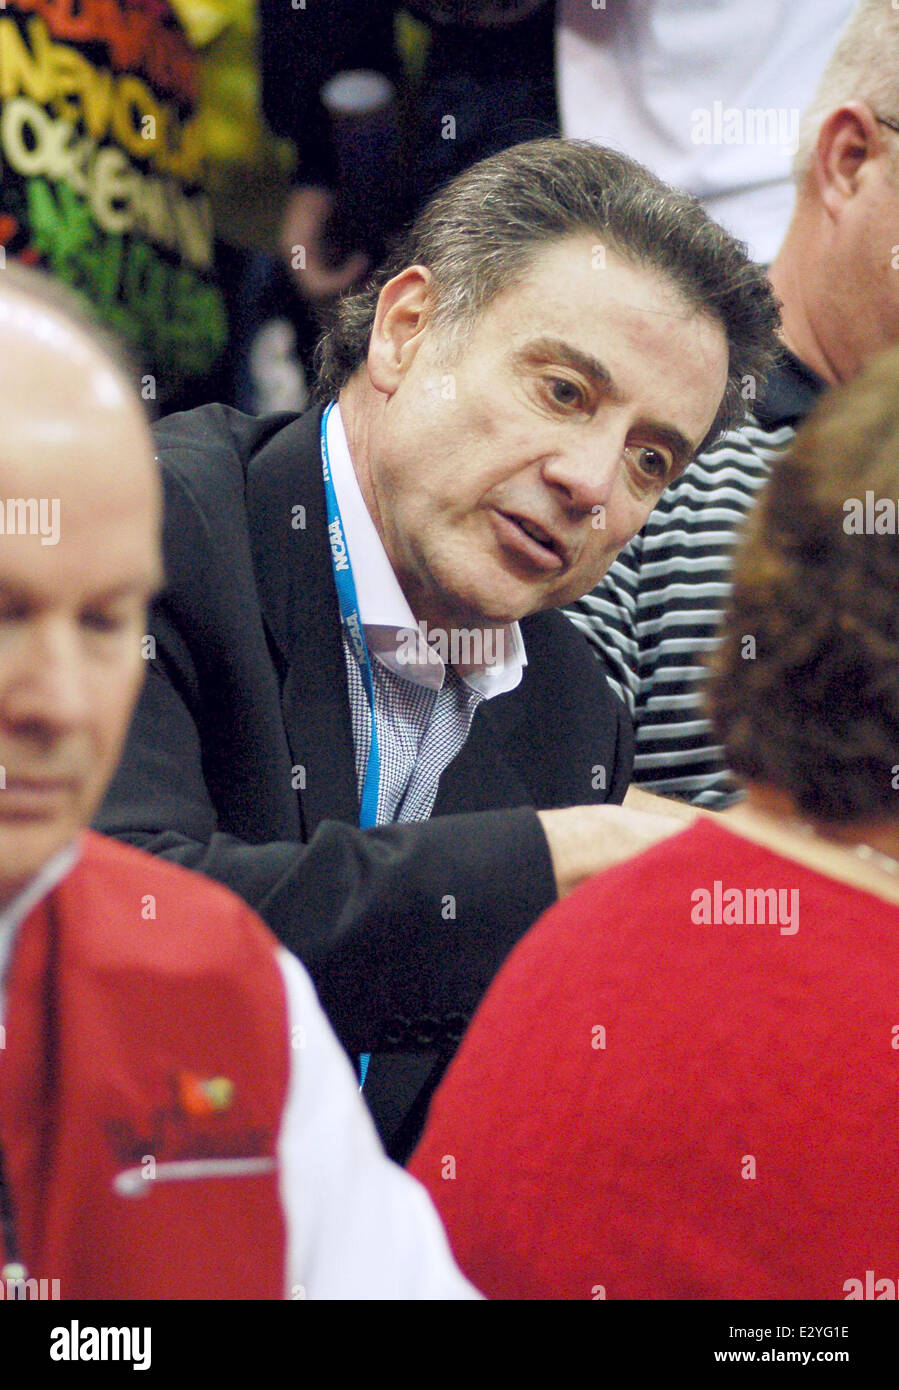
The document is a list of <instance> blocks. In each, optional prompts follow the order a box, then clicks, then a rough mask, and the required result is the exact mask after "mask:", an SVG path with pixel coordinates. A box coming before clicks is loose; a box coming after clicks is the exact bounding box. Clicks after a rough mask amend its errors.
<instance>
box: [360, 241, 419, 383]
mask: <svg viewBox="0 0 899 1390" xmlns="http://www.w3.org/2000/svg"><path fill="white" fill-rule="evenodd" d="M432 310H433V277H432V275H431V272H430V271H429V270H428V269H427V267H426V266H423V265H411V266H407V267H406V269H405V270H402V271H400V273H399V275H394V277H393V279H392V280H388V281H387V284H386V285H385V286H384V288H383V289H382V291H381V293H380V295H379V296H378V307H377V310H376V312H375V321H374V325H373V327H372V330H371V338H370V339H369V344H368V375H369V379H370V381H371V383H372V385H373V386H374V388H375V390H377V391H383V392H384V393H385V394H386V395H388V396H390V395H392V394H393V392H394V391H395V390H396V389H397V387H398V386H399V384H400V382H401V381H402V379H403V377H404V376H405V375H406V372H407V371H408V370H409V367H410V366H411V364H412V361H413V359H414V357H415V354H416V353H417V352H418V349H419V347H420V346H421V343H422V338H423V335H424V332H425V328H426V327H427V323H428V320H429V318H430V316H431V312H432Z"/></svg>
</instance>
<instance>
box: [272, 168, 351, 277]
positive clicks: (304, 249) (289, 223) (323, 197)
mask: <svg viewBox="0 0 899 1390" xmlns="http://www.w3.org/2000/svg"><path fill="white" fill-rule="evenodd" d="M333 206H334V197H333V194H331V193H329V191H328V189H327V188H318V187H316V186H315V185H313V184H306V185H304V186H303V187H301V188H295V189H293V191H292V192H291V194H290V196H289V198H288V199H287V202H286V204H285V207H284V215H283V217H282V219H281V230H280V233H279V236H278V241H279V244H280V247H281V254H282V255H283V256H284V259H285V261H286V264H287V267H288V269H289V270H290V272H291V274H292V276H293V279H294V282H295V284H296V286H297V289H298V290H299V292H300V294H301V295H302V296H303V298H304V299H307V300H309V301H310V303H312V304H320V303H322V302H323V301H324V300H327V299H332V298H333V297H334V296H335V295H338V294H342V293H343V291H344V290H348V289H349V288H350V286H351V285H354V284H355V283H356V281H357V280H359V279H361V277H362V276H363V275H364V274H365V272H366V270H367V269H368V257H367V256H366V255H365V254H364V252H362V251H354V252H353V254H352V255H351V256H348V257H347V259H346V260H345V261H344V262H343V264H342V265H338V266H329V265H327V264H326V261H325V249H324V230H325V225H326V223H327V220H328V216H329V214H330V212H331V209H332V207H333ZM301 253H302V254H301Z"/></svg>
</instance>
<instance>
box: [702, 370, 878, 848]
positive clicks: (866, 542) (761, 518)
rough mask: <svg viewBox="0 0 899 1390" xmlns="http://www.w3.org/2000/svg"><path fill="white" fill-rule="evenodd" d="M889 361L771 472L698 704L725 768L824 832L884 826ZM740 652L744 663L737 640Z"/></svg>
mask: <svg viewBox="0 0 899 1390" xmlns="http://www.w3.org/2000/svg"><path fill="white" fill-rule="evenodd" d="M866 493H873V495H874V497H875V498H877V499H888V500H889V499H892V505H894V506H896V507H899V349H895V348H894V349H891V350H890V351H889V352H888V353H886V354H884V355H883V356H882V357H880V358H878V359H877V360H876V361H875V362H874V363H873V364H872V365H870V366H869V367H868V368H867V369H866V370H865V371H864V372H863V373H862V374H861V375H860V376H859V377H858V378H857V379H856V380H855V381H853V382H852V383H851V384H849V385H847V386H843V387H840V388H837V389H835V390H833V391H832V392H829V393H828V394H827V396H826V397H825V398H824V399H823V400H822V401H821V402H820V403H819V405H818V406H817V408H816V409H815V411H814V413H813V414H812V415H811V416H810V417H809V419H808V420H807V421H806V423H805V425H804V426H803V427H802V429H801V430H800V432H799V433H798V435H797V436H796V439H795V440H794V442H793V447H792V449H791V450H790V451H789V452H788V453H787V454H785V455H784V456H782V457H781V458H780V459H779V460H778V461H777V462H776V464H775V465H774V469H773V472H772V475H771V479H770V481H769V483H768V485H767V487H766V488H765V490H764V493H763V494H762V498H761V500H760V502H759V504H758V506H757V507H756V509H755V511H754V512H753V515H752V516H751V518H750V521H749V525H748V527H747V531H746V535H745V539H744V542H743V544H742V546H741V548H740V551H739V554H738V557H737V561H736V564H735V570H734V587H733V595H732V598H731V602H730V605H729V609H728V612H727V615H726V618H725V623H724V637H723V641H722V644H721V646H720V648H719V649H718V651H717V652H716V653H715V655H714V656H713V657H712V658H711V660H710V663H709V664H710V668H711V672H712V675H711V680H710V682H709V687H708V700H709V707H710V712H711V716H712V720H713V723H714V725H715V727H716V729H717V732H718V735H719V737H720V738H721V740H722V742H723V743H724V745H725V748H726V752H727V758H728V761H729V764H730V766H731V767H732V768H733V769H734V771H735V772H737V773H739V774H740V775H741V776H742V777H744V778H746V779H748V780H752V781H755V782H760V783H764V784H767V785H768V786H771V787H776V788H778V789H780V790H782V791H785V792H787V793H788V794H789V795H790V796H791V797H792V799H793V800H794V802H795V803H796V805H797V807H798V808H799V809H800V811H801V812H803V813H804V814H805V815H808V816H811V817H814V818H815V819H817V820H819V821H822V822H828V823H835V822H840V821H851V820H857V819H864V818H867V817H872V816H879V815H884V814H896V813H897V812H899V790H897V789H896V786H895V785H894V784H896V783H897V781H899V778H897V770H899V769H897V765H899V541H897V537H896V534H895V513H893V516H894V522H893V526H894V530H893V533H892V534H874V533H871V528H869V530H868V531H863V532H862V533H861V534H858V533H857V526H856V525H855V524H851V523H850V518H853V517H857V514H858V512H859V509H860V507H861V506H863V504H864V499H865V494H866ZM750 637H751V638H753V639H754V650H753V647H752V645H750V644H749V643H748V642H747V640H746V639H747V638H750Z"/></svg>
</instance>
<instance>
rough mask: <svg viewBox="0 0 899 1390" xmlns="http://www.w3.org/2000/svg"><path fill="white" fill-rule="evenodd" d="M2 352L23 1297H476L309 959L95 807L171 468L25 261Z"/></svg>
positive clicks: (18, 1241)
mask: <svg viewBox="0 0 899 1390" xmlns="http://www.w3.org/2000/svg"><path fill="white" fill-rule="evenodd" d="M0 361H2V362H3V364H4V367H3V371H2V373H0V415H2V418H3V421H4V434H3V440H2V442H0V503H2V508H3V523H4V524H3V530H2V533H0V1282H2V1284H3V1289H2V1293H3V1295H4V1297H7V1298H9V1297H25V1298H28V1297H40V1296H43V1297H47V1296H48V1295H49V1296H52V1297H59V1298H64V1299H83V1298H129V1299H131V1298H135V1299H136V1298H141V1299H146V1298H215V1299H221V1298H242V1299H245V1298H257V1299H258V1298H273V1299H274V1298H285V1297H286V1298H303V1297H308V1298H403V1299H411V1298H467V1297H474V1296H476V1295H475V1291H474V1290H473V1289H472V1288H471V1286H470V1285H469V1284H467V1283H466V1281H465V1280H464V1279H463V1278H462V1276H461V1275H460V1274H459V1273H458V1271H457V1270H456V1268H455V1266H454V1265H453V1263H452V1260H451V1257H450V1255H449V1253H448V1250H447V1247H446V1244H445V1241H444V1237H443V1233H442V1229H441V1227H440V1224H439V1222H438V1220H437V1217H436V1214H435V1212H434V1210H433V1208H432V1206H431V1204H430V1200H429V1198H428V1197H427V1196H426V1194H425V1192H424V1190H423V1189H422V1188H421V1187H419V1185H418V1184H417V1183H416V1182H415V1181H414V1180H413V1179H412V1178H410V1177H409V1176H408V1175H406V1174H405V1173H403V1172H402V1171H401V1170H400V1169H399V1168H397V1167H396V1166H395V1165H394V1164H392V1163H390V1162H389V1161H388V1160H387V1159H386V1157H385V1156H384V1154H383V1152H382V1150H381V1148H380V1145H379V1143H378V1140H377V1138H376V1136H375V1133H374V1129H373V1127H372V1124H371V1121H370V1120H369V1118H368V1115H367V1112H366V1111H365V1108H364V1106H363V1104H362V1101H361V1100H360V1098H359V1096H358V1093H357V1090H356V1086H355V1082H354V1079H353V1074H352V1070H351V1068H350V1065H349V1063H348V1061H347V1059H346V1057H345V1055H344V1053H343V1051H342V1049H341V1048H340V1046H339V1044H338V1043H337V1041H336V1039H335V1038H334V1036H333V1034H332V1033H331V1031H330V1028H329V1026H328V1024H327V1022H326V1021H325V1018H324V1015H323V1014H322V1012H321V1009H320V1008H319V1005H318V1003H317V1000H316V998H315V995H314V991H313V989H312V987H311V984H310V981H309V979H308V977H307V975H306V974H305V972H304V970H303V967H302V966H301V965H300V964H299V963H298V962H297V961H296V960H295V959H294V958H293V957H291V956H290V955H288V954H287V953H286V952H285V951H283V950H282V949H281V948H280V947H279V946H278V944H277V942H276V941H275V939H274V937H272V936H271V935H270V934H269V932H268V931H267V929H266V928H265V927H264V926H263V925H262V923H261V922H260V921H259V920H258V918H256V917H255V915H254V914H253V912H252V911H251V910H250V909H249V908H248V907H246V906H245V904H244V903H242V902H241V901H239V900H238V899H237V898H236V897H234V896H232V895H231V893H230V892H228V891H227V890H226V889H223V888H221V887H219V886H218V885H215V884H212V883H210V882H208V881H207V880H205V879H202V878H200V877H199V876H197V875H194V874H192V873H190V872H188V871H187V870H185V869H182V868H180V867H178V866H176V865H172V864H168V863H166V862H164V861H162V860H159V859H154V858H151V857H150V856H149V855H146V854H144V853H143V852H141V851H139V850H135V849H132V848H130V847H126V846H124V845H121V844H119V843H117V842H115V841H112V840H108V839H106V838H105V837H104V836H101V835H98V834H95V833H94V832H92V831H89V830H86V829H85V827H86V826H87V825H88V823H89V821H90V819H91V816H92V815H93V813H94V811H95V809H96V807H97V805H98V803H99V801H100V798H101V797H102V795H103V793H104V791H105V788H106V785H107V783H108V781H109V778H110V776H111V775H112V772H113V769H114V767H115V765H116V762H117V760H118V757H119V753H120V750H121V747H122V742H123V740H124V737H125V732H126V729H127V725H128V721H129V718H130V715H131V711H132V708H133V706H134V702H135V699H136V697H137V693H138V690H139V688H140V684H141V680H142V677H143V672H144V661H143V660H142V656H143V655H144V653H142V640H143V634H144V631H145V618H146V608H147V603H148V601H149V599H150V597H151V596H152V594H153V593H154V592H155V591H156V590H157V588H158V587H159V585H160V584H161V582H162V572H161V564H160V550H159V532H160V511H161V508H160V492H159V485H158V480H157V476H156V471H155V466H154V462H153V455H152V447H151V443H150V437H149V434H148V431H147V427H146V424H145V422H144V419H143V416H142V413H141V409H140V405H139V403H138V402H137V400H136V399H135V397H134V396H133V394H132V392H131V391H130V389H129V388H128V387H127V385H126V384H125V383H124V380H123V378H122V376H121V374H120V372H119V370H118V369H117V367H116V366H115V365H114V363H113V358H112V356H111V348H110V346H109V345H107V344H106V343H105V342H104V341H103V340H102V339H101V338H100V337H98V335H97V334H96V332H95V330H94V329H93V328H92V327H91V326H90V325H88V324H86V323H85V322H84V321H83V320H81V318H80V316H79V314H78V313H77V312H74V313H73V312H72V310H71V307H70V306H69V305H68V304H67V302H66V301H64V300H62V299H61V298H60V296H59V294H58V291H57V290H56V289H55V288H52V287H49V286H48V283H47V282H45V281H44V280H43V279H42V278H40V277H38V276H37V275H35V274H34V273H33V272H23V271H21V270H18V269H16V270H13V269H8V270H5V271H4V272H3V273H2V274H0ZM42 1281H47V1282H46V1283H45V1284H43V1285H42ZM42 1287H43V1290H44V1291H43V1292H42Z"/></svg>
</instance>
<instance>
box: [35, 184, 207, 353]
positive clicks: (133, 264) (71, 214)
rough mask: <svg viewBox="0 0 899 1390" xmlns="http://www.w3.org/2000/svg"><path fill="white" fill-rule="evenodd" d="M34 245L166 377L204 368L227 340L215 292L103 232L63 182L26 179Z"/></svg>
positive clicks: (135, 244) (143, 248) (130, 241)
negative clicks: (164, 370) (52, 183)
mask: <svg viewBox="0 0 899 1390" xmlns="http://www.w3.org/2000/svg"><path fill="white" fill-rule="evenodd" d="M27 198H28V219H29V223H30V227H31V239H32V243H33V245H34V247H35V249H36V250H37V251H38V252H39V253H40V254H41V255H42V256H45V257H46V259H47V262H48V264H49V267H50V268H51V269H52V270H53V272H54V273H55V274H57V275H59V277H60V279H62V280H65V281H67V282H68V283H69V284H70V285H72V286H73V287H74V288H75V289H76V290H80V291H81V293H83V294H85V295H86V296H87V297H88V299H89V300H90V301H91V303H92V304H94V305H95V306H96V307H97V308H99V309H101V311H102V314H103V317H104V319H105V320H106V322H107V323H108V325H109V326H110V327H111V328H114V329H115V330H116V331H117V332H119V333H121V334H122V336H123V337H125V338H127V339H128V340H129V341H131V342H132V343H133V344H135V345H136V346H137V347H138V349H139V350H141V351H142V352H146V353H147V354H148V355H149V357H150V358H151V359H152V360H153V361H156V362H158V363H160V364H162V365H164V366H165V367H166V368H167V369H168V370H169V371H170V372H171V373H172V374H173V375H177V376H179V377H187V376H193V375H196V374H199V373H202V372H204V371H206V370H208V369H209V368H210V367H211V366H212V364H213V363H214V362H215V360H216V359H217V357H218V356H219V354H220V353H221V351H222V349H223V348H224V346H225V343H226V341H227V333H228V324H227V318H226V315H225V308H224V303H223V301H222V297H221V294H220V292H219V290H218V289H217V288H216V286H215V285H212V284H209V283H208V282H207V281H205V280H203V279H202V278H201V277H200V276H199V275H198V274H197V272H196V271H195V270H194V269H193V268H192V267H191V266H187V265H175V264H172V263H171V262H169V261H167V260H165V259H163V258H162V257H161V256H160V255H159V253H158V252H157V251H156V249H155V247H153V246H151V245H150V244H149V243H147V242H144V241H139V240H135V239H134V238H133V237H125V236H122V235H121V234H119V233H107V232H104V231H103V230H102V228H99V227H97V226H96V224H95V223H94V222H93V220H92V218H91V216H90V211H89V207H88V204H87V203H86V202H84V200H83V199H81V198H79V197H78V195H77V194H76V193H74V192H73V191H72V189H71V188H69V187H68V185H67V184H65V183H59V184H57V185H56V190H55V192H54V190H53V189H52V188H51V187H50V185H49V183H48V182H47V180H46V179H43V178H31V179H28V180H27Z"/></svg>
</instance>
